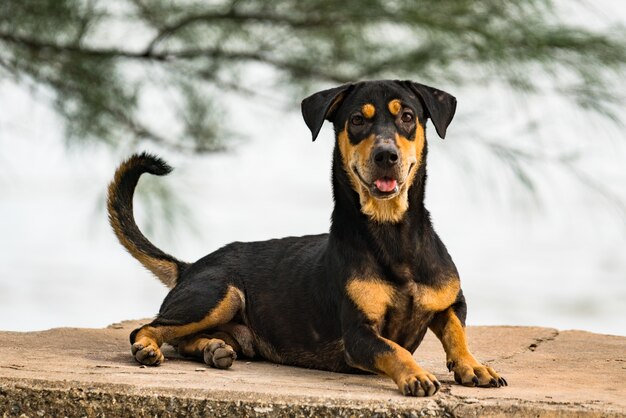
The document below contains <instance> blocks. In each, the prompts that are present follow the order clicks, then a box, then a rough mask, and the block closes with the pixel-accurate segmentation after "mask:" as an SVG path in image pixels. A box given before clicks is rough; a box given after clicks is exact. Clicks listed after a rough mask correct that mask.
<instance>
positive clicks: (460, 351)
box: [430, 301, 507, 387]
mask: <svg viewBox="0 0 626 418" xmlns="http://www.w3.org/2000/svg"><path fill="white" fill-rule="evenodd" d="M460 303H461V304H464V303H465V302H463V301H462V302H460ZM455 308H456V309H459V308H462V310H463V311H464V309H465V307H464V306H458V304H457V305H453V306H452V307H450V308H448V309H446V310H445V311H443V312H439V313H437V314H436V315H435V317H434V318H433V321H432V322H431V323H430V329H431V330H432V331H433V332H434V333H435V335H436V336H437V338H439V340H440V341H441V343H442V344H443V349H444V350H445V352H446V362H447V366H448V370H450V371H454V380H455V381H456V382H457V383H459V384H462V385H464V386H481V387H500V386H506V385H507V382H506V380H505V379H504V378H503V377H500V376H499V375H498V373H496V371H495V370H493V369H492V368H491V367H489V366H486V365H482V364H481V363H479V362H478V360H476V358H475V357H474V356H473V355H472V354H471V353H470V351H469V348H468V346H467V340H466V338H465V328H464V326H463V324H462V323H461V320H460V319H459V316H458V315H457V313H456V311H455Z"/></svg>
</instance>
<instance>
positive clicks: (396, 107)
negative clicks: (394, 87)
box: [387, 99, 402, 116]
mask: <svg viewBox="0 0 626 418" xmlns="http://www.w3.org/2000/svg"><path fill="white" fill-rule="evenodd" d="M387 108H388V109H389V113H391V114H392V115H394V116H397V115H398V113H400V109H402V103H400V100H398V99H393V100H392V101H390V102H389V103H388V104H387Z"/></svg>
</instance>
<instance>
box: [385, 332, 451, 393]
mask: <svg viewBox="0 0 626 418" xmlns="http://www.w3.org/2000/svg"><path fill="white" fill-rule="evenodd" d="M385 341H386V342H387V344H389V346H390V347H391V349H392V350H391V351H390V352H385V353H382V354H379V355H377V356H376V358H375V360H374V365H375V367H376V369H377V370H378V371H379V372H381V373H384V374H386V375H387V376H389V377H391V378H392V379H393V381H394V382H396V384H397V385H398V388H399V389H400V391H401V392H402V393H403V394H404V395H414V396H432V395H433V394H435V392H437V390H438V389H439V382H438V381H437V378H436V377H435V376H434V375H432V374H431V373H428V372H427V371H426V370H424V369H423V368H421V367H420V366H419V365H418V364H417V362H416V361H415V359H414V358H413V356H412V355H411V353H409V352H408V351H407V350H406V349H404V348H403V347H401V346H399V345H398V344H396V343H395V342H393V341H391V340H385Z"/></svg>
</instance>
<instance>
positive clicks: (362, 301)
mask: <svg viewBox="0 0 626 418" xmlns="http://www.w3.org/2000/svg"><path fill="white" fill-rule="evenodd" d="M346 291H347V293H348V296H349V297H350V299H351V300H352V301H353V302H354V304H355V305H356V306H357V307H358V308H359V310H360V311H361V312H363V314H364V315H365V316H366V317H367V318H368V319H369V320H370V321H372V322H375V323H377V322H379V321H380V320H381V319H382V318H383V316H384V315H385V313H386V312H387V309H388V308H389V306H390V305H391V302H392V301H393V298H394V295H395V289H394V288H393V286H391V285H390V284H388V283H385V282H382V281H380V280H376V279H352V280H350V281H349V282H348V284H347V285H346Z"/></svg>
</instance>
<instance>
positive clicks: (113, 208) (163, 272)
mask: <svg viewBox="0 0 626 418" xmlns="http://www.w3.org/2000/svg"><path fill="white" fill-rule="evenodd" d="M171 171H172V167H170V166H169V165H168V164H167V163H166V162H165V161H163V160H162V159H160V158H158V157H156V156H154V155H150V154H147V153H145V152H144V153H142V154H135V155H133V156H131V157H130V158H129V159H128V160H126V161H124V162H123V163H122V164H121V165H120V166H119V167H118V169H117V171H116V172H115V177H114V178H113V181H111V184H109V193H108V200H107V209H108V212H109V223H110V224H111V227H113V231H114V232H115V235H116V236H117V239H118V240H119V241H120V243H121V244H122V245H123V246H124V247H125V248H126V249H127V250H128V252H129V253H130V254H131V255H132V256H133V257H135V258H136V259H137V260H139V262H140V263H141V264H143V265H144V267H145V268H147V269H148V270H150V271H151V272H152V273H153V274H154V275H156V276H157V277H158V278H159V280H161V282H163V284H165V285H166V286H167V287H169V288H172V287H174V285H175V284H176V282H177V280H178V278H179V276H180V274H181V272H182V270H183V269H185V268H186V267H187V266H188V264H187V263H184V262H182V261H179V260H177V259H176V258H174V257H172V256H171V255H169V254H166V253H164V252H163V251H161V250H160V249H158V248H157V247H155V246H154V245H153V244H152V243H151V242H150V241H148V239H147V238H146V237H145V236H144V235H143V234H142V233H141V231H140V230H139V228H138V227H137V224H136V223H135V217H134V216H133V193H134V191H135V187H136V186H137V182H138V181H139V177H140V176H141V175H142V174H143V173H150V174H154V175H157V176H164V175H166V174H168V173H170V172H171Z"/></svg>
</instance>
